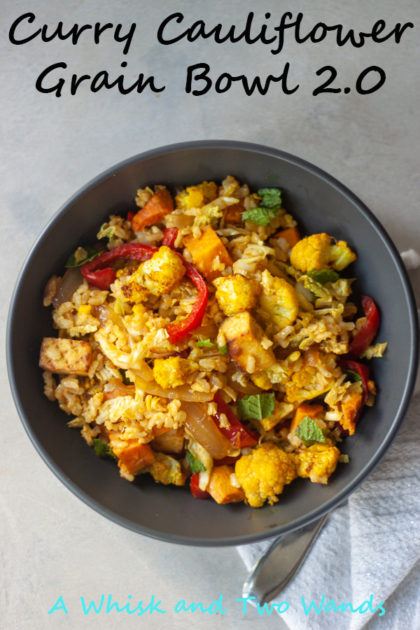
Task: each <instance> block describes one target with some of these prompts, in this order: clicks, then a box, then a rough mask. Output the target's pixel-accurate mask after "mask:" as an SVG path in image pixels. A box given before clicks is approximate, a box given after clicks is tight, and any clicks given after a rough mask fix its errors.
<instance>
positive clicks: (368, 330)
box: [349, 295, 381, 359]
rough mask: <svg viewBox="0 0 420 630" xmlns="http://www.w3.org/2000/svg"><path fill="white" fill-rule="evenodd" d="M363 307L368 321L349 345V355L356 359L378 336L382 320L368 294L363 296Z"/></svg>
mask: <svg viewBox="0 0 420 630" xmlns="http://www.w3.org/2000/svg"><path fill="white" fill-rule="evenodd" d="M362 308H363V311H364V313H365V317H366V322H365V323H364V324H363V326H362V327H361V329H360V330H359V331H358V332H357V334H356V336H355V337H354V339H353V341H352V342H351V344H350V347H349V356H351V357H354V358H355V359H357V358H358V357H360V355H362V354H363V353H364V351H365V350H366V348H368V347H369V346H370V344H371V343H372V341H373V340H374V338H375V337H376V333H377V332H378V328H379V324H380V322H381V318H380V316H379V311H378V309H377V307H376V304H375V302H374V301H373V300H372V298H371V297H369V296H367V295H364V296H363V297H362Z"/></svg>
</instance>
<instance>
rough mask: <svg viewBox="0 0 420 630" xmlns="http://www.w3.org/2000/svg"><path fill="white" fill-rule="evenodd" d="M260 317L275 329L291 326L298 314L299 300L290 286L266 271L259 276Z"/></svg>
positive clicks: (285, 281)
mask: <svg viewBox="0 0 420 630" xmlns="http://www.w3.org/2000/svg"><path fill="white" fill-rule="evenodd" d="M261 286H262V294H261V297H260V307H261V308H260V310H259V314H260V315H261V317H262V318H263V319H264V320H266V321H268V322H272V323H273V324H274V325H275V327H276V328H277V329H281V328H285V326H289V325H290V324H293V322H294V321H295V319H296V317H297V316H298V313H299V300H298V297H297V295H296V291H295V289H294V288H293V287H292V285H291V284H290V283H289V282H287V280H284V279H283V278H278V277H277V276H272V275H271V273H270V272H269V271H267V270H265V271H263V273H262V276H261Z"/></svg>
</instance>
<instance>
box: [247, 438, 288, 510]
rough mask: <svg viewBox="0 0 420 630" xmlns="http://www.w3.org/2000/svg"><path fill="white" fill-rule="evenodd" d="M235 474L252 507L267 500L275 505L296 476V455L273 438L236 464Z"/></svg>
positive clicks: (258, 505) (260, 504) (259, 505)
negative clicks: (288, 451) (283, 448)
mask: <svg viewBox="0 0 420 630" xmlns="http://www.w3.org/2000/svg"><path fill="white" fill-rule="evenodd" d="M235 473H236V478H237V479H238V481H239V484H240V486H241V487H242V488H243V490H244V492H245V497H246V501H247V503H249V505H250V506H251V507H261V506H262V505H264V503H265V502H266V501H268V502H269V504H270V505H273V504H274V503H276V502H277V501H278V499H277V496H276V495H278V494H281V493H282V492H283V488H284V486H285V485H286V484H288V483H291V482H292V481H293V479H295V478H296V476H297V475H296V465H295V462H294V459H293V456H292V455H291V454H289V453H286V452H285V451H283V450H282V449H281V448H279V447H278V446H276V445H275V444H273V443H271V442H264V443H263V444H261V446H258V447H256V448H255V449H254V450H253V451H251V453H250V454H249V455H242V457H241V458H240V459H238V461H237V462H236V464H235Z"/></svg>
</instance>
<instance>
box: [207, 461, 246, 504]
mask: <svg viewBox="0 0 420 630" xmlns="http://www.w3.org/2000/svg"><path fill="white" fill-rule="evenodd" d="M232 481H234V482H235V483H236V479H235V473H234V470H233V466H215V467H214V468H213V470H212V471H211V474H210V481H209V485H208V486H207V492H208V493H209V494H210V496H211V497H212V498H213V499H214V500H215V501H216V503H220V504H224V503H239V502H240V501H243V500H244V499H245V494H244V491H243V490H242V488H240V487H238V486H237V485H234V484H233V483H232Z"/></svg>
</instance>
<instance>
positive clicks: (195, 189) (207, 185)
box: [175, 181, 217, 210]
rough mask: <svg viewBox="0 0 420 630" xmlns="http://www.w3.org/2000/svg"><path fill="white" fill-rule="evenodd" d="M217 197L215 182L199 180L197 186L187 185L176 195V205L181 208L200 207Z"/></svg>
mask: <svg viewBox="0 0 420 630" xmlns="http://www.w3.org/2000/svg"><path fill="white" fill-rule="evenodd" d="M216 197H217V186H216V183H215V182H206V181H204V182H201V184H198V185H197V186H188V188H186V189H185V190H182V191H181V192H180V193H179V194H178V195H177V196H176V197H175V202H176V207H177V208H181V209H182V210H190V209H191V208H201V207H202V206H204V205H205V204H207V203H209V202H210V201H213V199H216Z"/></svg>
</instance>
